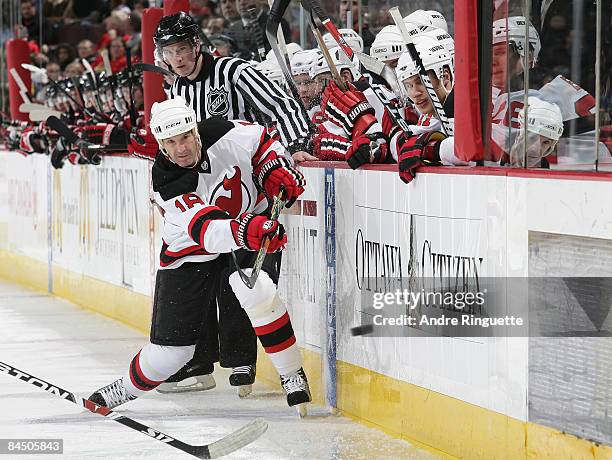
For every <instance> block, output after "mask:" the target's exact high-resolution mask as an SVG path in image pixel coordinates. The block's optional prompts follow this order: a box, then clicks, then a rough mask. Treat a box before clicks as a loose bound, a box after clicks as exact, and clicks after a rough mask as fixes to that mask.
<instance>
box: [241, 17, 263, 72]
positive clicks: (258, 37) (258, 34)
mask: <svg viewBox="0 0 612 460" xmlns="http://www.w3.org/2000/svg"><path fill="white" fill-rule="evenodd" d="M243 18H244V20H245V21H246V22H247V26H248V28H249V29H251V30H252V31H253V33H254V34H255V44H256V45H257V54H258V55H259V62H263V61H265V60H266V42H265V39H264V37H263V34H262V30H261V27H260V26H259V21H258V20H257V8H255V7H251V8H249V9H248V10H247V11H246V13H244V16H243Z"/></svg>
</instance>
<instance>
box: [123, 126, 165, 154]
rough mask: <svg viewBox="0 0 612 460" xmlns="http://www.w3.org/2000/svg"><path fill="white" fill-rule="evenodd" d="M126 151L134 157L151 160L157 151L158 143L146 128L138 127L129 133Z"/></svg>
mask: <svg viewBox="0 0 612 460" xmlns="http://www.w3.org/2000/svg"><path fill="white" fill-rule="evenodd" d="M128 151H129V152H130V153H131V154H132V155H134V156H136V157H139V158H144V159H146V160H152V161H153V160H155V157H156V156H157V152H158V151H159V144H158V143H157V140H155V137H154V136H153V134H150V133H148V132H147V130H146V129H138V130H136V132H135V133H132V134H130V143H129V144H128Z"/></svg>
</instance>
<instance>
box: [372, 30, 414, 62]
mask: <svg viewBox="0 0 612 460" xmlns="http://www.w3.org/2000/svg"><path fill="white" fill-rule="evenodd" d="M405 50H406V46H405V45H404V39H403V38H402V34H401V33H400V31H399V30H398V28H397V26H395V25H389V26H385V27H383V28H382V29H380V32H378V33H377V34H376V37H375V38H374V41H373V42H372V45H371V46H370V56H372V57H373V58H376V59H378V60H379V61H390V60H392V59H397V58H399V57H400V56H401V55H402V53H403V52H404V51H405Z"/></svg>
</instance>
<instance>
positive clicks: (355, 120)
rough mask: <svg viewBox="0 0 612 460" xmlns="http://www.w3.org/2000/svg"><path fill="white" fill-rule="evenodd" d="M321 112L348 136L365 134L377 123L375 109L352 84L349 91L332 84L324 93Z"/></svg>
mask: <svg viewBox="0 0 612 460" xmlns="http://www.w3.org/2000/svg"><path fill="white" fill-rule="evenodd" d="M321 111H322V112H323V113H324V114H325V116H326V117H327V118H328V119H329V120H330V121H332V122H333V123H335V124H337V125H338V126H341V127H342V128H344V129H345V130H346V132H347V133H348V134H354V133H358V134H361V133H364V132H366V131H367V129H368V128H369V127H370V126H371V125H372V124H373V123H375V122H376V117H375V116H374V114H375V112H374V108H373V107H372V106H371V105H370V103H369V102H368V100H367V99H366V97H365V96H364V94H363V93H362V92H361V91H358V90H357V89H356V88H355V87H354V86H353V85H352V84H350V83H348V90H347V91H342V90H341V89H340V88H339V87H338V85H337V84H336V83H335V82H333V81H332V82H330V83H329V85H327V88H325V91H323V97H322V98H321Z"/></svg>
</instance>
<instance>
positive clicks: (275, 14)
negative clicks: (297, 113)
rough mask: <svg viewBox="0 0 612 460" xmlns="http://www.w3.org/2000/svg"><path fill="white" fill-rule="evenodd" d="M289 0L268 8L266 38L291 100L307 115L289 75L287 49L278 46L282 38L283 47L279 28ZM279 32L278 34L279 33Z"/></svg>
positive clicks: (282, 0)
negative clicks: (291, 97) (287, 87)
mask: <svg viewBox="0 0 612 460" xmlns="http://www.w3.org/2000/svg"><path fill="white" fill-rule="evenodd" d="M290 1H291V0H274V2H273V3H272V5H271V6H270V13H269V15H268V22H267V23H266V37H267V38H268V42H269V43H270V47H271V48H272V51H273V52H274V56H276V60H277V61H278V64H279V65H280V68H281V71H282V72H283V76H284V77H285V81H286V82H287V85H288V86H289V90H290V91H291V94H292V96H293V98H294V99H295V100H296V101H297V102H298V104H300V106H301V107H302V109H304V112H306V113H308V111H307V110H306V107H304V103H303V102H302V98H301V97H300V93H299V91H298V89H297V86H296V85H295V81H294V80H293V75H292V74H291V68H290V67H289V64H288V62H287V49H286V48H285V49H284V50H283V49H281V47H280V46H279V38H280V37H283V42H282V44H283V45H284V36H283V35H282V28H281V27H280V23H281V19H282V17H283V15H284V14H285V10H286V9H287V7H288V6H289V3H290ZM279 31H280V33H279Z"/></svg>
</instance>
